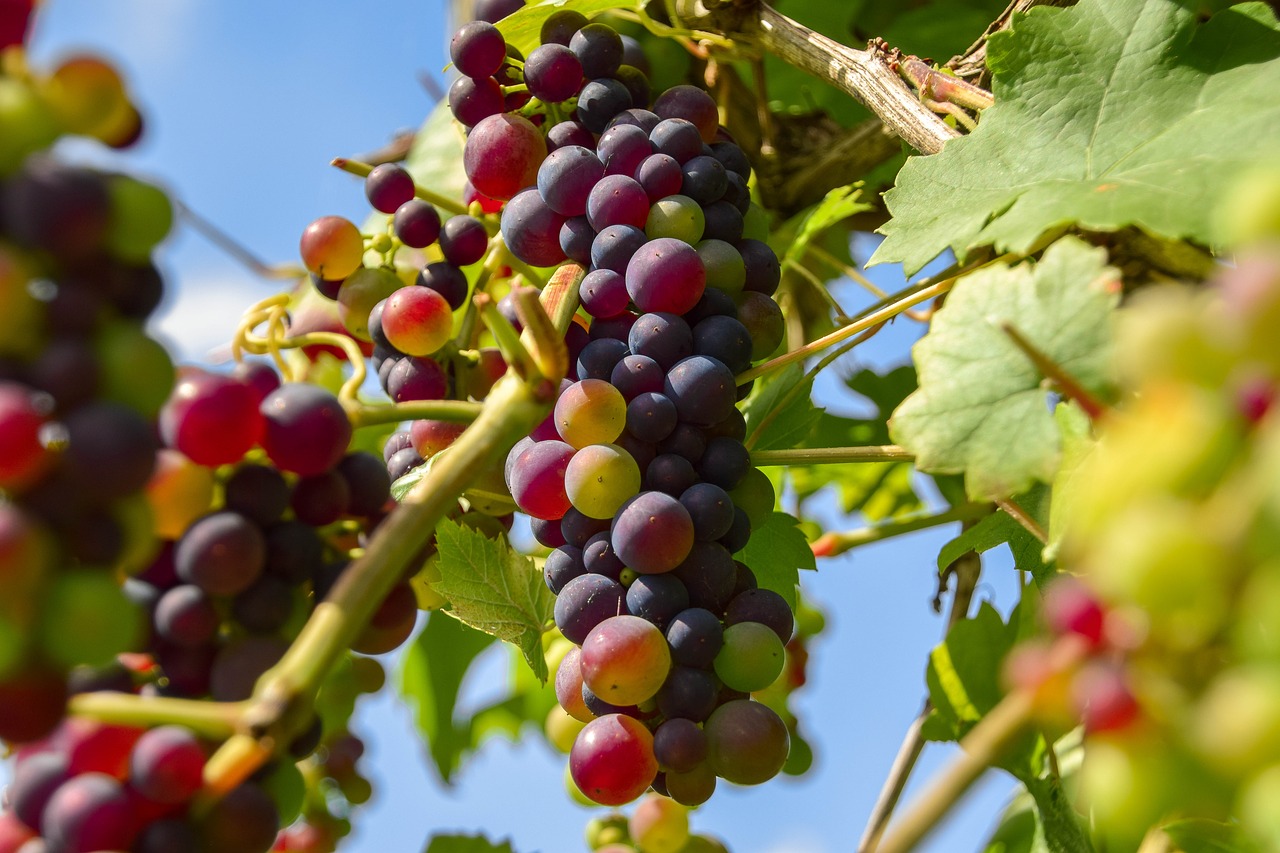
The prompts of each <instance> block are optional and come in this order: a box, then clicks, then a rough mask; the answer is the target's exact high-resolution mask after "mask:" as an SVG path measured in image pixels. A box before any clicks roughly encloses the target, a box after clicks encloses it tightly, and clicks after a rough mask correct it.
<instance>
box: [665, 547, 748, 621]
mask: <svg viewBox="0 0 1280 853" xmlns="http://www.w3.org/2000/svg"><path fill="white" fill-rule="evenodd" d="M673 574H674V575H675V576H676V577H678V578H680V580H682V581H684V585H685V587H686V588H687V589H688V590H689V601H690V603H691V604H692V606H694V607H701V608H704V609H706V610H710V611H712V612H713V613H721V612H723V611H724V608H725V605H726V604H728V603H729V599H730V597H731V596H732V595H733V587H734V584H735V583H736V581H737V577H738V570H737V567H736V566H735V565H734V562H733V556H732V555H731V554H730V553H729V551H728V550H727V549H726V548H725V547H723V546H722V545H719V544H717V543H715V542H694V544H693V547H692V548H691V549H690V551H689V556H688V557H687V558H686V559H685V560H684V561H683V562H682V563H681V564H680V565H679V566H677V567H676V569H675V571H674V572H673Z"/></svg>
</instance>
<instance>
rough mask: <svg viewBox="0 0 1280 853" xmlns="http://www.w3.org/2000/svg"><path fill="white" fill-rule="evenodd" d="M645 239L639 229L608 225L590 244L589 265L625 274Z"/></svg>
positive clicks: (628, 226)
mask: <svg viewBox="0 0 1280 853" xmlns="http://www.w3.org/2000/svg"><path fill="white" fill-rule="evenodd" d="M647 239H648V238H646V237H645V234H644V232H643V231H641V230H640V229H639V228H635V227H633V226H630V225H610V226H609V227H608V228H605V229H604V230H602V231H601V232H600V233H599V234H597V235H596V239H595V241H594V242H592V244H591V265H592V266H593V267H595V268H596V269H607V270H613V271H614V272H616V273H619V274H625V273H626V271H627V266H628V265H629V264H630V262H631V258H632V257H633V256H634V255H635V253H636V252H637V251H639V249H640V248H641V247H642V246H644V245H645V242H646V240H647ZM694 255H695V256H696V255H697V253H696V252H694ZM699 266H701V262H699ZM704 275H705V273H704ZM628 291H630V287H628ZM593 331H594V330H593Z"/></svg>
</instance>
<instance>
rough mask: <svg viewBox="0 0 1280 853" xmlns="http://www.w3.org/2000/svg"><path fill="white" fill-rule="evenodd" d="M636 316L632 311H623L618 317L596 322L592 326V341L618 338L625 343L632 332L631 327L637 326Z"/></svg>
mask: <svg viewBox="0 0 1280 853" xmlns="http://www.w3.org/2000/svg"><path fill="white" fill-rule="evenodd" d="M635 322H636V315H635V314H632V313H631V312H630V311H623V312H622V313H621V314H619V315H618V316H617V317H609V318H608V319H604V320H596V321H595V322H594V323H592V324H591V332H590V335H591V340H593V341H595V340H599V339H601V338H616V339H617V340H620V341H625V340H626V339H627V335H628V334H629V333H630V332H631V327H632V326H633V325H635Z"/></svg>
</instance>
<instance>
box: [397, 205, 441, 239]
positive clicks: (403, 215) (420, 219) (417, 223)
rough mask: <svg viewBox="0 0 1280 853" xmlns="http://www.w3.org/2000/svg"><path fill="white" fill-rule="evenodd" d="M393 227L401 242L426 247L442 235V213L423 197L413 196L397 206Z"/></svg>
mask: <svg viewBox="0 0 1280 853" xmlns="http://www.w3.org/2000/svg"><path fill="white" fill-rule="evenodd" d="M392 227H393V228H394V229H395V232H396V236H397V237H399V238H400V242H402V243H404V244H405V245H406V246H408V247H410V248H412V249H425V248H426V247H427V246H430V245H431V244H432V243H434V242H435V241H436V240H437V239H439V237H440V214H439V213H437V212H436V209H435V208H434V207H432V206H431V205H429V204H427V203H426V202H425V201H423V200H422V199H418V198H411V199H409V200H408V201H406V202H405V203H404V204H402V205H400V206H399V207H398V208H396V215H395V217H394V219H393V220H392Z"/></svg>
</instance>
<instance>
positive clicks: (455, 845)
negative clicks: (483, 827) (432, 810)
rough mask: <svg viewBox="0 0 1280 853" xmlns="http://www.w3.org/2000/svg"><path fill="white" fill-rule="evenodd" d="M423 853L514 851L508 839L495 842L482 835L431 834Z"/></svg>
mask: <svg viewBox="0 0 1280 853" xmlns="http://www.w3.org/2000/svg"><path fill="white" fill-rule="evenodd" d="M423 853H515V851H514V850H513V849H512V848H511V842H510V841H503V842H502V843H500V844H496V843H494V842H492V841H490V840H489V839H488V838H487V837H486V836H483V835H433V836H431V839H430V840H429V841H428V842H427V847H426V850H425V851H423Z"/></svg>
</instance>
